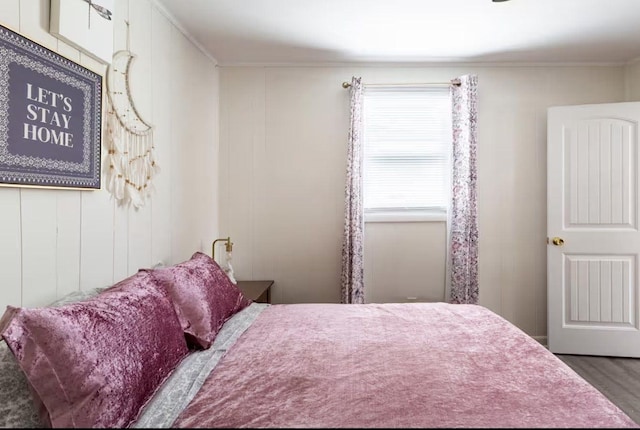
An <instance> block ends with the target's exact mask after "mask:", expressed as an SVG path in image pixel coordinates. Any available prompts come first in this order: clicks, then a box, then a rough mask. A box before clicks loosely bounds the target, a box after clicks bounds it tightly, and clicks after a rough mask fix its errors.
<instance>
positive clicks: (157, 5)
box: [149, 0, 218, 66]
mask: <svg viewBox="0 0 640 430" xmlns="http://www.w3.org/2000/svg"><path fill="white" fill-rule="evenodd" d="M149 1H150V2H151V4H152V5H153V7H155V8H156V10H157V11H158V12H160V13H161V14H162V15H164V17H165V18H167V19H168V20H169V22H170V23H171V24H172V25H173V26H174V27H175V28H177V29H178V30H179V31H180V33H182V34H183V35H184V36H185V37H186V38H187V39H189V42H191V43H192V44H193V45H194V46H195V47H196V48H198V50H199V51H200V52H202V53H203V54H204V56H205V57H207V58H208V59H209V60H211V62H212V63H213V65H214V66H217V65H218V60H216V59H215V58H214V57H213V56H212V55H211V53H210V52H209V51H207V50H206V49H205V47H204V46H202V44H201V43H200V42H198V41H197V40H196V39H195V38H194V37H193V36H192V35H191V33H189V32H188V31H187V30H186V29H185V28H184V26H183V25H182V23H180V21H178V19H177V18H176V17H175V16H173V14H172V13H171V12H169V11H168V10H167V8H166V7H165V6H164V5H163V4H162V3H160V1H159V0H149Z"/></svg>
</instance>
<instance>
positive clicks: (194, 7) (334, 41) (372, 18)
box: [156, 0, 640, 65]
mask: <svg viewBox="0 0 640 430" xmlns="http://www.w3.org/2000/svg"><path fill="white" fill-rule="evenodd" d="M156 1H157V3H159V4H160V5H161V6H163V7H164V8H165V9H166V10H167V11H168V12H169V13H170V14H171V15H173V17H174V18H175V19H176V20H177V21H178V23H179V25H180V26H181V27H182V28H183V29H184V30H186V32H187V33H188V34H190V35H191V37H192V38H193V39H195V41H196V42H197V43H198V44H200V45H201V46H202V47H203V48H204V49H205V50H206V51H207V52H208V53H209V54H210V55H211V56H212V57H214V58H215V59H216V60H217V61H218V63H220V64H221V65H225V64H279V63H284V64H291V63H304V64H309V63H350V62H375V63H386V62H402V63H407V62H516V63H518V62H526V63H538V62H562V63H573V62H590V63H592V62H597V63H622V62H628V61H632V60H635V59H638V58H640V0H510V1H506V2H501V3H493V2H492V1H491V0H187V1H185V0H156Z"/></svg>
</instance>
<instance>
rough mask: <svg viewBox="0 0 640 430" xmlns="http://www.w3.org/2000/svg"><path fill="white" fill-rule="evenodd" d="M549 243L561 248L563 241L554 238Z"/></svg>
mask: <svg viewBox="0 0 640 430" xmlns="http://www.w3.org/2000/svg"><path fill="white" fill-rule="evenodd" d="M551 243H553V244H554V245H555V246H562V245H564V239H563V238H561V237H554V238H553V239H551Z"/></svg>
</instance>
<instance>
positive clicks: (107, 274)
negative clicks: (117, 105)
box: [0, 0, 218, 309]
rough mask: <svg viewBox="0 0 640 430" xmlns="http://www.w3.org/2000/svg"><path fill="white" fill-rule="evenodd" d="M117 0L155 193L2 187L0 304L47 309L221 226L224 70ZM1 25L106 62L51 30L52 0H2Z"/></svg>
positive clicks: (183, 252)
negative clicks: (149, 140)
mask: <svg viewBox="0 0 640 430" xmlns="http://www.w3.org/2000/svg"><path fill="white" fill-rule="evenodd" d="M115 3H116V4H115V11H114V14H115V15H114V25H115V34H114V41H115V49H116V50H118V49H125V48H126V25H125V20H128V21H129V22H130V49H131V51H132V52H133V53H134V54H135V55H136V57H137V58H136V59H135V60H134V63H133V65H132V72H131V73H132V79H131V85H132V92H133V95H134V100H135V103H136V106H137V108H138V110H139V111H140V112H141V115H142V116H143V117H144V118H145V119H146V120H147V121H149V122H150V123H151V124H154V125H155V131H154V136H155V146H156V151H157V160H158V163H159V165H160V168H161V172H160V174H159V175H158V176H157V178H156V181H155V183H154V186H155V188H156V191H155V193H154V195H153V196H152V198H151V200H150V201H149V202H148V203H147V204H146V205H145V206H144V207H143V208H141V209H140V210H134V209H133V208H127V207H119V206H118V205H117V204H116V203H115V201H114V200H113V199H112V198H111V196H110V194H109V193H108V192H107V191H106V190H104V189H102V190H98V191H74V190H51V189H29V188H14V187H2V188H0V293H1V294H0V309H4V307H5V306H6V305H9V304H10V305H14V306H39V305H44V304H46V303H48V302H50V301H52V300H53V299H55V298H57V297H60V296H62V295H64V294H65V293H67V292H69V291H72V290H78V289H88V288H93V287H99V286H108V285H112V284H113V283H115V282H117V281H119V280H121V279H123V278H125V277H126V276H128V275H131V274H133V273H135V272H136V271H137V270H138V269H139V268H141V267H150V266H152V265H153V264H155V263H157V262H158V261H164V262H165V263H167V264H172V263H176V262H179V261H183V260H185V259H187V258H189V257H190V256H191V254H192V253H193V252H195V251H197V250H200V249H201V250H203V251H207V250H208V249H209V245H208V244H210V243H211V240H213V238H215V237H216V235H217V233H218V231H217V226H218V223H217V219H218V214H217V210H218V206H217V201H218V195H217V187H218V182H217V175H216V166H217V163H218V159H217V152H218V131H217V123H218V71H217V68H216V67H215V64H214V62H213V61H212V60H211V59H210V58H209V57H207V56H205V55H204V54H202V52H200V51H199V50H198V49H197V48H196V47H195V46H194V45H193V44H192V43H191V42H190V41H189V39H188V38H187V37H185V36H184V35H183V34H182V33H181V32H180V31H179V30H178V29H177V28H176V27H175V26H174V25H173V24H172V23H171V21H170V20H169V19H168V18H167V16H166V15H165V14H164V13H163V12H162V11H161V10H159V9H157V8H156V6H155V3H152V2H150V1H149V0H142V1H141V0H116V2H115ZM0 22H1V23H2V24H3V25H5V26H7V27H9V28H11V29H13V30H15V31H18V32H19V33H21V34H23V35H24V36H27V37H28V38H30V39H32V40H34V41H36V42H38V43H40V44H42V45H44V46H46V47H47V48H49V49H52V50H54V51H56V52H58V53H60V54H62V55H64V56H66V57H68V58H70V59H72V60H74V61H78V62H80V64H82V65H83V66H85V67H88V68H90V69H92V70H93V71H95V72H97V73H101V74H104V72H105V70H106V66H104V65H101V64H99V63H97V62H96V61H94V60H92V59H91V58H90V57H88V56H87V55H85V54H83V53H81V52H79V51H78V50H76V49H74V48H72V47H70V46H69V45H67V44H65V43H63V42H62V41H59V40H57V39H56V38H55V37H53V36H52V35H50V34H49V32H48V29H49V1H48V0H3V1H2V2H0ZM105 152H106V151H103V154H105ZM103 162H104V160H103ZM103 183H104V178H103Z"/></svg>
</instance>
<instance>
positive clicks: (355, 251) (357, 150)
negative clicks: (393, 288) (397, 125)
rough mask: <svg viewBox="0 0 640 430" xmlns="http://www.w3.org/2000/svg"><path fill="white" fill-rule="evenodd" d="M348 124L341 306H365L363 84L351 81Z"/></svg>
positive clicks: (359, 81) (359, 79) (355, 80)
mask: <svg viewBox="0 0 640 430" xmlns="http://www.w3.org/2000/svg"><path fill="white" fill-rule="evenodd" d="M350 88H351V90H350V91H351V124H350V126H349V148H348V154H347V183H346V186H345V199H344V200H345V210H344V235H343V242H342V276H341V284H342V298H341V302H342V303H364V270H363V246H364V218H363V209H362V137H361V136H362V82H361V78H356V77H353V78H352V79H351V87H350Z"/></svg>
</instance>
